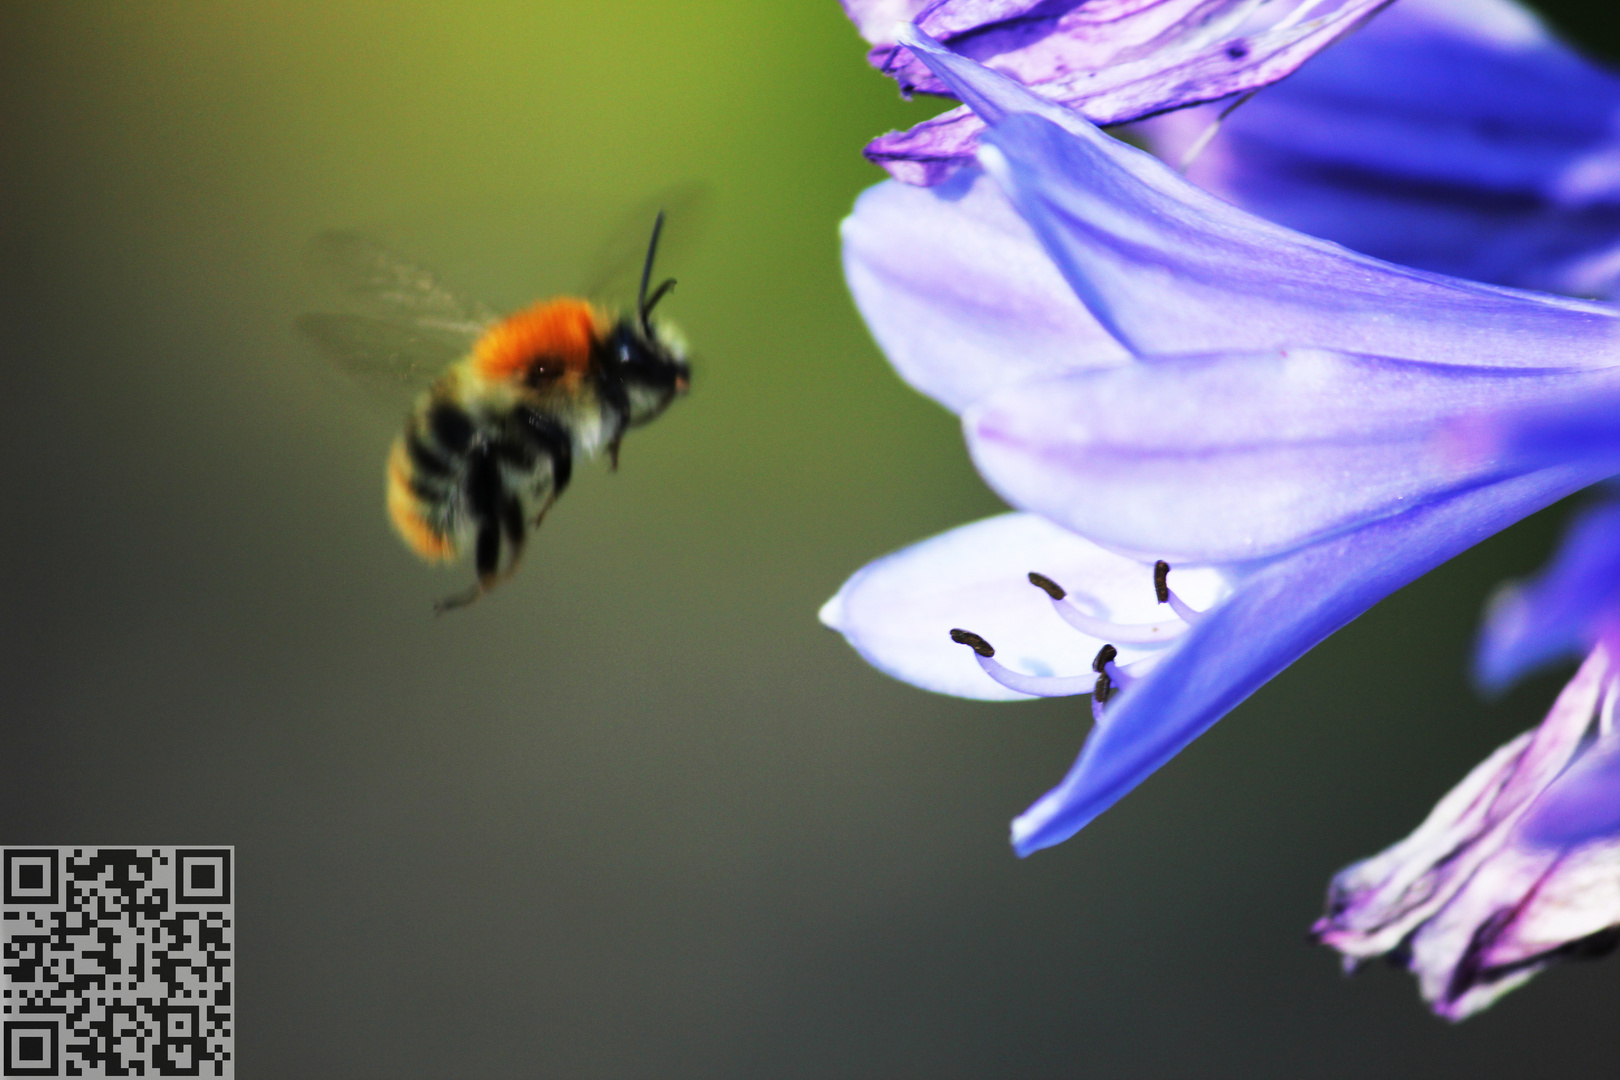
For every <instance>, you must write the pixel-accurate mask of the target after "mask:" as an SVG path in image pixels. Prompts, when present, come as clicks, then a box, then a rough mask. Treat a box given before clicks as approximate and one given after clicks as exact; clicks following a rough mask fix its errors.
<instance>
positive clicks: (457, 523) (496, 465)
mask: <svg viewBox="0 0 1620 1080" xmlns="http://www.w3.org/2000/svg"><path fill="white" fill-rule="evenodd" d="M663 226H664V214H663V212H662V211H660V212H659V214H658V216H657V218H656V220H655V221H654V222H653V230H652V239H651V240H650V241H649V242H648V244H647V256H646V260H645V261H644V262H643V263H642V267H641V287H640V290H639V291H638V293H637V296H636V302H635V309H634V310H633V311H627V312H623V313H616V312H614V311H612V310H610V309H608V308H606V307H602V306H598V305H597V304H595V303H592V302H590V301H587V300H583V299H579V298H576V297H571V296H564V297H556V298H554V299H550V300H543V301H541V302H539V303H537V304H535V305H533V306H532V307H529V308H527V309H526V310H523V311H520V312H518V313H516V314H515V315H511V316H508V317H506V318H504V319H501V318H495V317H494V316H493V315H492V314H491V313H490V312H489V311H488V309H486V308H483V307H481V306H474V305H467V304H465V303H463V302H461V301H459V300H457V299H456V298H455V297H454V296H453V295H452V294H451V293H450V292H449V291H448V290H446V289H445V288H444V287H443V286H441V285H440V284H439V282H438V281H437V280H436V279H435V278H434V277H433V275H431V274H429V273H428V272H427V271H425V270H422V269H421V268H419V267H415V266H412V265H410V264H409V263H406V262H405V261H404V260H402V259H400V258H399V257H397V256H395V255H394V254H393V253H392V252H390V251H388V250H387V249H386V248H383V247H382V246H381V245H379V244H376V243H375V242H373V241H370V240H367V239H365V238H364V237H361V236H358V235H356V234H353V233H328V234H324V235H323V236H321V237H319V238H317V240H316V242H315V247H314V254H315V255H316V257H317V258H318V259H319V260H320V261H321V262H323V263H325V264H326V265H327V267H328V268H329V269H331V270H333V271H335V272H336V273H337V274H338V276H339V277H340V278H343V279H346V281H347V283H348V284H349V286H350V291H351V292H354V293H356V294H359V295H364V296H368V297H369V298H371V299H373V300H374V301H376V302H378V303H379V304H380V305H381V306H382V307H384V308H385V309H387V310H388V311H389V313H390V314H391V315H393V316H395V317H394V318H392V319H373V318H367V317H364V316H359V315H332V314H312V315H305V316H304V317H302V318H301V319H300V320H299V324H298V325H299V327H300V329H301V330H303V331H304V333H305V334H307V335H308V336H309V337H311V338H312V339H314V341H315V342H316V343H317V344H318V345H320V346H321V347H322V348H323V350H324V351H326V352H327V353H328V354H329V355H330V356H331V357H332V358H333V359H335V360H336V361H337V362H338V364H339V365H340V366H341V367H343V368H344V369H345V370H347V371H349V372H350V373H351V374H354V375H357V376H359V377H361V378H362V379H363V380H365V381H378V380H379V379H380V380H382V381H387V382H394V383H404V384H410V383H412V382H418V381H420V380H419V378H418V376H419V375H421V374H423V373H424V369H426V368H428V366H429V365H430V364H431V363H432V360H433V358H434V356H435V355H436V354H437V355H439V356H441V357H442V356H443V355H444V354H445V353H446V352H447V351H449V353H450V355H451V356H455V355H457V354H459V358H458V359H455V360H454V361H453V362H451V363H450V364H449V366H448V367H447V368H445V369H444V370H443V372H442V373H441V374H439V375H438V376H437V377H436V378H434V379H433V380H432V382H431V383H430V384H429V385H428V386H427V388H426V389H425V390H423V391H422V392H421V393H420V394H418V395H417V397H416V400H415V403H414V404H413V405H412V406H411V410H410V413H409V415H408V416H407V417H406V420H405V429H404V431H403V432H402V433H401V434H400V435H399V436H398V437H397V438H396V439H395V440H394V444H393V448H392V449H391V450H390V451H389V453H388V464H387V483H386V502H387V507H388V516H389V519H390V520H391V521H392V522H393V524H394V528H395V530H396V531H397V532H398V533H399V535H400V537H401V539H403V540H404V542H405V545H406V546H407V547H409V548H410V549H411V550H412V551H414V552H415V553H416V554H417V555H419V556H421V557H422V558H423V559H426V560H428V561H430V562H448V561H452V560H454V559H457V558H458V557H460V556H461V555H462V554H463V553H464V552H466V551H467V549H468V548H469V547H470V548H471V549H472V551H473V564H474V566H475V568H476V570H477V575H478V578H477V582H476V583H475V584H474V585H473V586H472V587H471V588H470V589H468V590H466V591H465V592H462V593H459V594H457V595H455V596H451V597H448V598H446V599H445V600H442V601H440V602H439V603H438V604H437V605H436V607H435V610H437V611H440V612H443V611H448V610H450V609H452V608H458V607H464V606H465V605H467V604H470V603H472V602H473V601H474V600H477V599H478V598H479V597H480V596H482V595H483V594H485V593H487V592H489V591H490V590H491V589H493V588H494V587H495V586H496V585H497V584H499V583H500V581H502V580H504V579H505V578H506V577H509V576H510V575H511V574H512V572H513V571H514V570H516V569H517V565H518V561H519V559H520V558H521V556H522V554H523V546H524V542H525V540H526V539H527V537H528V533H529V531H530V530H531V529H533V528H535V527H537V526H538V525H539V524H540V522H541V521H542V520H543V519H544V518H545V515H546V512H547V511H548V510H550V509H551V507H552V505H553V504H554V503H556V501H557V499H558V497H559V496H561V495H562V493H563V492H564V491H565V490H567V488H568V483H569V480H570V478H571V477H572V476H573V471H574V465H575V464H576V463H577V462H580V461H584V460H588V459H590V458H593V457H595V456H596V455H597V454H598V453H600V452H601V451H603V450H606V451H607V454H608V459H609V462H610V463H611V467H612V468H614V469H617V468H618V464H619V444H620V442H621V441H622V440H623V439H624V435H625V432H627V431H628V430H629V429H631V428H633V427H638V426H640V425H642V424H645V423H647V422H649V421H651V420H653V419H655V418H656V417H657V416H658V415H659V414H660V413H662V412H663V411H664V410H665V409H666V408H668V407H669V404H670V402H672V401H673V400H674V399H675V398H676V397H678V396H679V395H681V394H684V393H685V392H686V389H687V384H688V382H689V380H690V378H691V368H690V366H689V365H688V363H687V359H686V350H685V346H684V344H683V343H682V341H681V340H680V338H679V336H678V335H677V334H676V333H675V332H674V331H673V330H672V329H671V328H670V327H668V326H667V325H664V324H662V323H660V322H656V321H654V319H653V317H652V316H653V309H654V308H656V307H657V306H658V302H659V301H660V300H662V299H663V298H664V297H665V296H667V295H669V292H670V290H671V289H673V288H674V287H675V281H674V279H672V278H670V279H665V280H664V281H663V282H661V283H660V284H659V285H657V286H656V287H651V288H650V286H651V285H652V276H653V262H654V259H655V258H656V256H657V254H658V238H659V234H660V233H661V232H662V231H663ZM400 316H404V317H403V318H400ZM435 366H436V365H435ZM503 548H504V549H505V550H506V552H507V555H506V560H505V568H504V570H503V569H502V559H501V556H502V549H503Z"/></svg>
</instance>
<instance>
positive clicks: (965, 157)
mask: <svg viewBox="0 0 1620 1080" xmlns="http://www.w3.org/2000/svg"><path fill="white" fill-rule="evenodd" d="M1388 3H1390V0H1272V2H1270V3H1266V2H1262V0H1109V2H1107V3H1097V2H1096V0H1056V2H1054V0H934V2H931V3H930V2H928V0H843V4H844V10H845V11H847V12H848V13H849V16H850V18H851V19H852V20H854V22H855V25H856V27H857V28H858V29H859V30H860V32H861V34H862V36H864V37H865V38H866V39H867V40H868V41H870V42H872V44H873V48H872V51H871V53H870V59H871V62H872V64H873V65H874V66H876V67H878V68H880V69H882V70H883V71H885V72H887V73H889V74H892V75H893V76H894V77H895V78H896V79H898V80H899V82H900V85H901V89H902V90H903V91H904V92H906V93H908V94H909V93H912V92H922V93H929V94H946V95H951V96H956V97H960V95H959V94H956V92H955V88H954V87H953V86H951V85H950V83H949V81H948V80H944V79H941V78H939V77H938V76H937V75H936V74H935V73H934V72H932V71H930V70H929V68H928V67H927V66H926V65H925V64H923V63H921V62H919V60H918V59H917V58H915V57H914V56H913V55H911V54H910V53H909V52H908V51H907V50H906V49H904V48H903V47H902V46H901V45H900V44H898V43H897V41H896V39H895V36H894V35H895V30H896V27H897V26H898V25H901V24H903V23H909V22H912V21H913V20H915V21H916V25H917V27H918V28H919V29H920V30H922V32H923V33H925V34H928V35H930V36H931V37H933V38H935V39H936V40H938V41H941V42H944V43H945V44H946V45H948V46H949V47H950V48H952V49H953V50H955V51H956V52H958V53H960V54H961V55H963V56H966V57H970V58H972V59H974V60H979V61H981V62H983V63H985V64H988V65H989V66H990V67H992V68H994V69H996V70H997V71H1001V72H1004V73H1006V74H1008V75H1011V76H1012V77H1013V78H1015V79H1017V80H1019V81H1020V82H1022V83H1024V84H1025V85H1027V86H1031V87H1033V88H1035V89H1036V90H1037V91H1038V92H1040V93H1041V94H1042V95H1043V96H1045V97H1046V98H1048V99H1050V100H1052V101H1056V102H1059V103H1061V104H1064V105H1068V106H1071V107H1072V108H1074V109H1075V110H1076V111H1077V112H1079V113H1080V114H1081V115H1083V116H1085V117H1087V118H1089V119H1090V120H1092V121H1094V122H1095V123H1099V124H1117V123H1121V122H1123V121H1126V120H1135V119H1138V118H1140V117H1143V116H1150V115H1152V114H1154V113H1158V112H1163V111H1165V110H1166V109H1177V108H1181V107H1182V106H1185V105H1193V104H1197V103H1199V102H1203V101H1214V100H1216V99H1219V98H1224V97H1229V96H1231V95H1233V94H1241V93H1245V92H1248V91H1252V90H1255V89H1258V88H1259V87H1262V86H1265V85H1266V84H1268V83H1271V82H1275V81H1276V80H1278V79H1280V78H1282V77H1283V76H1284V75H1287V74H1288V73H1289V72H1291V71H1293V70H1294V69H1295V68H1297V67H1299V65H1301V64H1303V63H1304V62H1305V61H1306V60H1308V59H1310V57H1311V56H1312V55H1314V54H1315V53H1316V52H1317V51H1318V50H1320V49H1322V48H1325V47H1326V46H1328V45H1330V44H1332V43H1333V42H1334V41H1335V40H1336V39H1338V38H1339V37H1340V36H1341V35H1343V34H1345V33H1346V32H1348V31H1349V30H1351V29H1353V28H1354V27H1356V26H1357V25H1358V24H1359V23H1360V22H1361V21H1362V20H1364V19H1366V18H1368V17H1369V16H1371V15H1372V14H1373V13H1374V12H1376V11H1377V10H1378V9H1379V8H1381V7H1383V6H1385V5H1386V4H1388ZM983 130H984V124H983V119H982V118H981V117H978V116H975V115H974V113H973V112H972V111H971V110H969V109H968V108H967V107H965V106H964V107H963V108H959V109H954V110H952V111H950V112H947V113H945V114H944V115H943V116H939V117H936V118H934V119H932V120H928V121H925V122H923V123H921V124H918V125H917V126H916V127H914V128H912V129H911V130H910V131H905V132H892V133H890V134H888V135H885V136H883V137H882V138H879V139H876V140H874V141H873V142H872V144H871V145H870V146H868V147H867V150H866V153H867V156H868V157H870V158H871V159H872V160H873V161H876V162H878V163H879V164H881V165H883V167H884V168H886V169H888V170H889V171H890V172H891V173H892V174H893V175H894V176H895V177H896V178H898V179H900V180H904V181H906V182H907V183H912V184H937V183H939V182H941V181H942V180H944V179H945V178H946V177H948V176H949V175H950V174H951V173H952V172H954V171H955V170H956V169H958V168H960V167H961V166H963V165H967V164H970V163H971V162H972V160H973V152H974V150H975V148H976V146H977V140H978V137H979V134H980V133H981V132H982V131H983Z"/></svg>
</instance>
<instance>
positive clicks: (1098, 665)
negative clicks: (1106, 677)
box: [1091, 645, 1119, 675]
mask: <svg viewBox="0 0 1620 1080" xmlns="http://www.w3.org/2000/svg"><path fill="white" fill-rule="evenodd" d="M1118 655H1119V650H1118V649H1116V648H1114V647H1113V646H1112V645H1104V646H1103V647H1102V648H1100V649H1098V650H1097V656H1096V659H1094V660H1092V661H1091V670H1092V671H1095V672H1096V673H1097V674H1099V675H1101V674H1102V670H1103V668H1105V667H1107V666H1108V665H1109V664H1112V663H1113V662H1114V657H1116V656H1118Z"/></svg>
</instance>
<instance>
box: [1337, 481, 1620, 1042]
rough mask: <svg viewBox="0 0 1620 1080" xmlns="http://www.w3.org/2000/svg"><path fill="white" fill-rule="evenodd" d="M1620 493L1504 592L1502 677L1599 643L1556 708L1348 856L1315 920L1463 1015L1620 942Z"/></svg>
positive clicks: (1349, 956)
mask: <svg viewBox="0 0 1620 1080" xmlns="http://www.w3.org/2000/svg"><path fill="white" fill-rule="evenodd" d="M1617 584H1620V504H1615V503H1609V504H1606V505H1603V506H1601V507H1599V508H1598V509H1596V510H1593V511H1589V512H1587V513H1586V514H1585V515H1583V516H1582V517H1581V519H1580V520H1579V521H1578V522H1577V523H1576V524H1575V526H1574V528H1573V529H1572V530H1571V532H1570V535H1569V536H1568V538H1567V539H1566V541H1565V543H1564V545H1563V548H1562V549H1561V551H1560V554H1559V555H1558V557H1557V558H1556V559H1555V561H1554V562H1553V564H1552V566H1551V567H1549V569H1548V570H1547V571H1546V572H1545V573H1544V574H1543V575H1541V576H1540V577H1539V578H1537V579H1535V580H1534V581H1531V582H1529V583H1527V584H1525V585H1523V586H1521V587H1518V588H1516V589H1515V590H1514V591H1513V592H1511V593H1510V594H1507V595H1506V596H1505V597H1504V598H1502V599H1499V600H1498V601H1497V602H1495V603H1494V604H1493V605H1492V607H1491V610H1490V614H1489V616H1488V618H1487V621H1486V628H1485V632H1484V634H1483V635H1482V637H1481V646H1480V670H1481V674H1482V676H1483V677H1484V679H1485V680H1487V681H1488V682H1490V683H1492V684H1501V683H1504V682H1505V681H1507V680H1508V679H1510V678H1512V677H1513V676H1515V675H1517V674H1519V673H1521V672H1523V671H1524V670H1527V669H1528V668H1530V667H1533V666H1535V665H1537V664H1538V663H1540V662H1543V661H1545V660H1546V659H1547V658H1548V657H1550V656H1552V655H1555V654H1558V653H1564V652H1567V651H1569V649H1570V647H1571V646H1572V645H1575V644H1576V643H1584V644H1585V645H1587V646H1589V647H1590V649H1591V651H1590V654H1589V655H1588V656H1587V659H1586V661H1585V663H1584V664H1583V665H1582V666H1581V669H1580V671H1579V672H1578V673H1577V674H1576V676H1575V678H1574V679H1573V680H1572V681H1571V682H1570V683H1569V685H1568V686H1567V687H1566V688H1565V690H1564V692H1563V693H1562V694H1561V695H1559V698H1558V701H1557V703H1556V704H1554V706H1553V708H1552V711H1551V712H1550V713H1549V714H1548V716H1547V719H1546V720H1545V721H1543V722H1542V724H1541V725H1540V726H1539V727H1538V728H1536V729H1534V730H1532V731H1527V732H1525V733H1524V734H1523V735H1520V736H1519V737H1518V738H1516V739H1514V740H1513V741H1511V742H1509V743H1508V744H1506V745H1505V746H1503V747H1501V748H1500V749H1498V750H1497V751H1496V752H1495V753H1494V754H1492V755H1491V756H1490V757H1489V758H1487V759H1486V760H1485V761H1484V762H1483V763H1482V764H1480V765H1479V766H1477V767H1476V768H1475V769H1474V770H1473V771H1472V772H1471V773H1469V774H1468V776H1467V778H1465V779H1464V780H1463V782H1462V783H1461V784H1459V785H1458V786H1457V787H1456V788H1455V789H1454V790H1453V791H1452V792H1451V793H1450V794H1448V795H1447V796H1446V797H1445V798H1444V799H1442V800H1441V801H1440V803H1439V805H1437V806H1436V807H1435V808H1434V811H1433V812H1432V813H1431V814H1430V815H1429V817H1428V819H1427V820H1426V821H1424V823H1423V824H1422V825H1420V826H1419V827H1418V829H1417V831H1416V832H1414V833H1412V835H1411V836H1409V837H1407V838H1406V839H1405V840H1402V841H1401V842H1400V843H1398V844H1395V845H1394V846H1393V847H1391V848H1389V849H1388V850H1386V851H1384V852H1382V853H1380V854H1378V855H1375V856H1373V857H1372V858H1370V859H1367V860H1364V861H1362V862H1359V863H1356V864H1355V865H1353V866H1350V867H1348V868H1346V869H1345V870H1343V871H1341V872H1340V873H1339V874H1338V875H1337V876H1336V877H1335V878H1334V879H1333V883H1332V886H1331V887H1330V889H1329V893H1328V912H1327V914H1326V915H1324V916H1323V917H1322V918H1321V919H1320V920H1319V921H1318V922H1317V924H1316V926H1315V927H1314V928H1313V933H1314V935H1315V936H1316V938H1317V940H1319V941H1322V942H1324V943H1325V944H1328V945H1331V946H1333V947H1334V948H1336V949H1338V950H1339V951H1340V952H1341V953H1342V954H1343V955H1344V958H1345V966H1346V969H1347V970H1351V969H1354V968H1355V967H1356V966H1357V965H1358V964H1360V963H1361V962H1363V961H1365V960H1368V959H1370V958H1373V957H1377V956H1384V957H1389V958H1392V959H1395V960H1397V961H1398V962H1400V963H1401V964H1403V965H1404V966H1406V967H1407V968H1409V969H1410V970H1411V971H1412V972H1413V973H1414V974H1415V975H1417V977H1418V985H1419V987H1420V989H1421V991H1422V994H1423V997H1424V999H1425V1000H1426V1001H1428V1002H1429V1004H1430V1006H1431V1007H1432V1008H1433V1009H1434V1010H1435V1012H1437V1013H1439V1014H1440V1015H1442V1016H1445V1017H1447V1018H1449V1019H1452V1020H1460V1019H1462V1018H1463V1017H1466V1016H1469V1015H1471V1014H1473V1013H1476V1012H1478V1011H1479V1010H1481V1009H1483V1008H1485V1007H1486V1006H1488V1005H1490V1004H1491V1003H1493V1002H1494V1001H1496V999H1497V998H1499V997H1501V996H1502V995H1503V994H1505V993H1506V992H1508V991H1509V990H1511V989H1513V988H1514V987H1516V986H1519V985H1522V984H1523V983H1524V982H1525V981H1526V980H1528V979H1529V978H1530V977H1531V976H1533V975H1535V974H1536V973H1537V972H1539V971H1541V970H1542V969H1544V968H1546V967H1547V966H1548V965H1550V964H1552V963H1555V962H1557V961H1560V960H1567V959H1579V958H1586V957H1595V956H1601V955H1605V954H1607V953H1608V952H1610V951H1612V950H1613V948H1614V947H1615V945H1616V944H1617V943H1620V733H1617V732H1616V731H1615V724H1614V719H1615V706H1616V702H1617V700H1620V666H1617V664H1616V657H1617V656H1620V652H1617V650H1616V648H1615V646H1616V643H1617V641H1616V634H1615V630H1616V626H1617V620H1620V590H1617V588H1616V586H1617Z"/></svg>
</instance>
